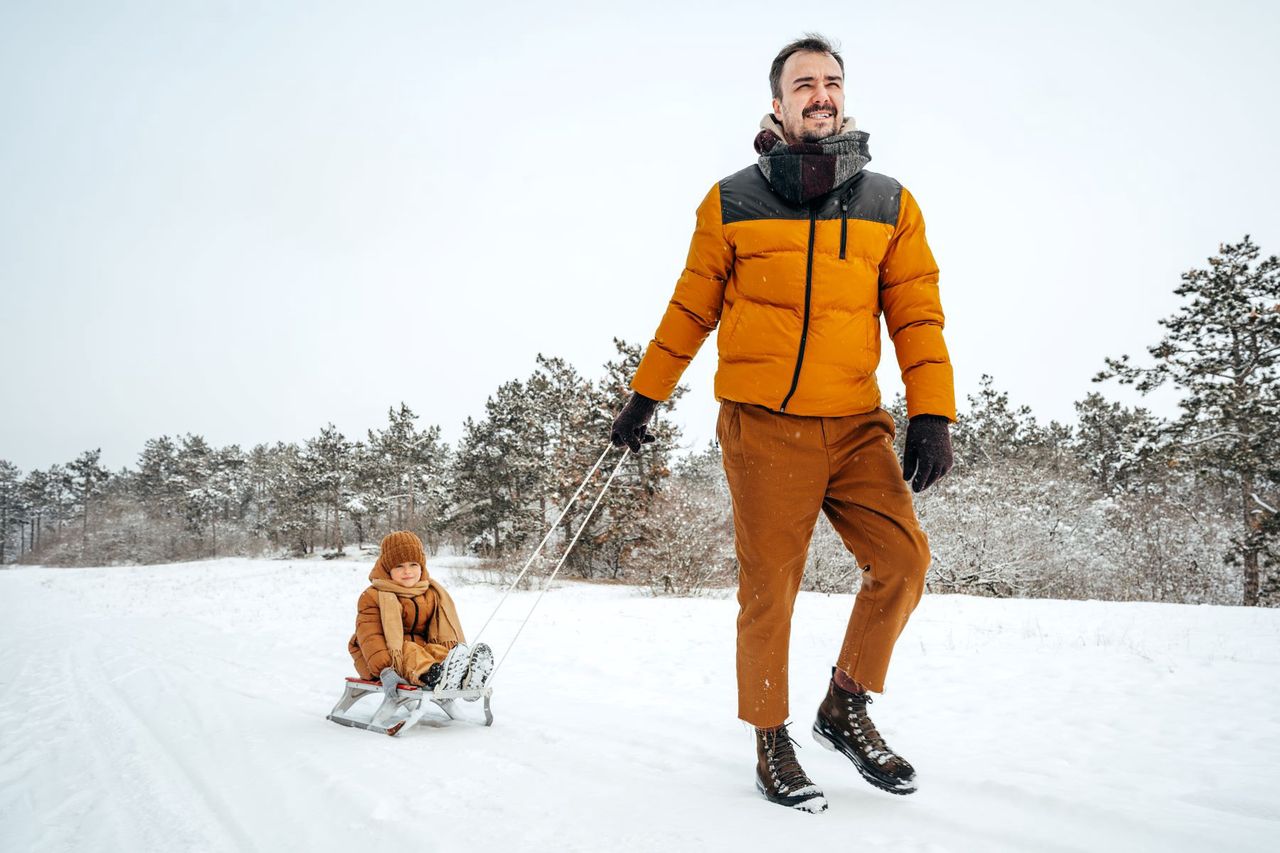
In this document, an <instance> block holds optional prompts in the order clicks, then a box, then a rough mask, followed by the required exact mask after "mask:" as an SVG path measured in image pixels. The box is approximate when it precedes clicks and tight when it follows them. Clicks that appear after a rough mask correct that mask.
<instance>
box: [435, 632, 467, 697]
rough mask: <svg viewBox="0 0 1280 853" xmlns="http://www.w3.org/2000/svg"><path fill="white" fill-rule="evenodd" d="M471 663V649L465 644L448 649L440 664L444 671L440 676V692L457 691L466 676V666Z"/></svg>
mask: <svg viewBox="0 0 1280 853" xmlns="http://www.w3.org/2000/svg"><path fill="white" fill-rule="evenodd" d="M470 661H471V648H470V647H469V646H468V645H467V644H466V643H458V645H456V646H454V647H453V648H451V649H449V654H448V655H446V656H445V659H444V660H443V661H442V662H441V663H442V665H443V668H444V671H443V672H442V673H441V675H440V681H439V686H440V689H441V690H457V689H458V688H459V687H461V686H462V679H463V677H464V676H465V675H466V674H467V664H468V663H470Z"/></svg>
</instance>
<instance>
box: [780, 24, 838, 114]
mask: <svg viewBox="0 0 1280 853" xmlns="http://www.w3.org/2000/svg"><path fill="white" fill-rule="evenodd" d="M793 53H828V54H830V55H831V56H832V57H833V58H834V59H835V61H836V62H838V63H840V73H841V74H843V73H844V58H843V57H842V56H840V54H839V53H837V52H836V49H835V47H834V46H833V45H832V44H831V42H829V41H827V38H826V36H824V35H822V34H821V33H805V34H804V38H798V39H796V40H795V41H793V42H791V43H790V44H788V45H787V46H786V47H784V48H783V49H782V50H780V51H778V55H777V56H775V57H774V58H773V65H770V66H769V89H770V91H772V92H773V96H774V97H775V98H778V99H779V100H781V99H782V66H784V65H786V64H787V59H788V58H790V56H791V54H793Z"/></svg>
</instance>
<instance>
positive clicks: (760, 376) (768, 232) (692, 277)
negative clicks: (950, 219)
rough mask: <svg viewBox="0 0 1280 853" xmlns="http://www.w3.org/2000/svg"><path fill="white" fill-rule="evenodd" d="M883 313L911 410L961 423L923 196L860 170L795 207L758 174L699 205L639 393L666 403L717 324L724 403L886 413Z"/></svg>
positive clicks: (750, 172)
mask: <svg viewBox="0 0 1280 853" xmlns="http://www.w3.org/2000/svg"><path fill="white" fill-rule="evenodd" d="M882 313H883V314H884V318H885V324H886V326H887V327H888V330H889V337H890V338H891V339H892V340H893V344H894V349H895V351H896V353H897V357H898V364H899V366H900V367H901V369H902V379H903V382H904V383H905V385H906V391H907V413H908V415H909V416H910V417H914V416H916V415H919V414H933V415H943V416H945V417H947V418H949V419H950V420H952V421H954V420H955V417H956V407H955V391H954V387H953V379H952V370H951V360H950V358H949V357H948V355H947V347H946V344H945V343H944V342H943V339H942V326H943V315H942V306H941V303H940V301H939V298H938V266H937V264H936V263H935V262H934V259H933V254H932V252H930V251H929V245H928V243H927V242H926V241H925V234H924V220H923V218H922V217H921V214H920V208H919V207H918V206H917V205H916V202H915V199H914V198H912V196H911V194H910V193H908V192H907V190H906V189H905V188H904V187H903V186H902V185H901V184H899V183H898V182H897V181H895V180H893V179H892V178H889V177H886V176H885V175H880V174H877V173H875V172H868V171H865V170H864V171H860V172H858V173H857V174H856V175H855V176H854V177H853V178H851V179H850V180H849V181H847V182H846V183H845V184H844V185H843V186H841V187H837V188H836V189H835V190H834V191H832V192H831V193H829V194H828V195H826V196H823V197H821V198H818V199H814V200H813V201H812V202H811V203H809V204H807V205H801V206H795V205H792V204H791V203H790V202H788V201H786V200H784V199H783V198H782V197H781V196H779V195H777V194H776V193H774V192H773V190H772V189H771V188H770V186H769V184H768V181H767V180H766V179H765V177H764V175H763V174H762V173H761V172H760V169H759V167H757V166H755V165H752V166H750V167H748V168H746V169H743V170H742V171H740V172H737V173H736V174H734V175H731V176H730V177H728V178H725V179H724V180H722V181H720V182H719V183H717V184H716V185H715V186H714V187H712V188H711V191H710V192H709V193H707V196H706V198H705V199H704V200H703V202H702V204H701V205H700V206H699V207H698V219H697V228H696V230H695V231H694V235H693V242H692V244H691V245H690V247H689V257H688V260H687V262H686V266H685V270H684V273H683V274H682V275H681V276H680V279H679V281H678V282H677V283H676V289H675V295H674V296H672V298H671V302H670V305H669V306H668V307H667V311H666V314H665V315H664V316H663V318H662V322H661V324H660V325H659V326H658V331H657V333H656V334H655V335H654V338H653V341H652V342H651V343H650V344H649V347H648V348H647V350H646V351H645V355H644V358H643V359H642V360H641V362H640V366H639V368H638V369H637V370H636V374H635V377H634V378H633V379H632V382H631V387H632V389H633V390H635V391H637V392H639V393H641V394H643V395H645V396H646V397H651V398H653V399H655V400H665V399H667V398H668V397H669V396H670V395H671V392H672V391H673V390H674V389H675V386H676V383H677V382H679V380H680V376H681V374H682V373H683V372H684V369H685V368H686V367H687V366H688V365H689V362H690V361H691V360H692V359H693V357H694V355H695V354H696V353H697V351H698V349H699V347H701V346H702V342H703V341H704V340H706V337H707V335H708V334H710V333H711V331H712V329H715V328H716V327H717V325H718V326H719V329H720V331H719V333H718V335H717V337H716V343H717V346H718V349H719V352H720V362H719V367H718V369H717V371H716V380H715V393H716V398H717V399H721V400H733V401H736V402H739V403H754V404H756V405H760V406H765V407H767V408H769V409H772V410H775V411H780V412H787V413H789V414H794V415H812V416H824V417H838V416H843V415H853V414H861V413H863V412H869V411H872V410H873V409H875V408H876V407H877V406H879V405H880V404H881V400H880V389H879V386H878V384H877V383H876V375H875V373H876V367H877V365H878V364H879V363H880V315H881V314H882Z"/></svg>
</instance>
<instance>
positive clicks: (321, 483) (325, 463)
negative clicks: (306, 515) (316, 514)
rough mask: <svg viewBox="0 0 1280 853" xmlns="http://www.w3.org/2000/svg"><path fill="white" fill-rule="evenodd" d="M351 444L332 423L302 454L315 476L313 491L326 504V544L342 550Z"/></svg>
mask: <svg viewBox="0 0 1280 853" xmlns="http://www.w3.org/2000/svg"><path fill="white" fill-rule="evenodd" d="M351 450H352V444H351V442H349V441H347V439H346V437H345V436H344V435H343V434H342V433H341V432H339V431H338V428H337V427H335V426H334V425H333V424H329V425H327V426H325V427H324V428H322V429H321V430H320V435H319V436H317V437H316V438H312V439H309V440H308V441H307V446H306V450H305V451H304V453H303V457H304V460H305V463H306V466H307V468H308V469H309V471H310V473H311V474H312V476H313V478H314V480H313V484H314V490H315V491H314V493H315V495H316V497H317V498H318V501H319V503H320V504H321V505H322V506H323V507H324V533H323V534H322V535H323V537H324V541H325V545H326V546H327V547H330V548H333V549H334V551H335V552H336V553H338V554H341V553H343V547H344V543H343V539H342V511H343V509H344V508H345V506H346V504H347V501H348V500H349V499H350V497H351V484H352V455H351Z"/></svg>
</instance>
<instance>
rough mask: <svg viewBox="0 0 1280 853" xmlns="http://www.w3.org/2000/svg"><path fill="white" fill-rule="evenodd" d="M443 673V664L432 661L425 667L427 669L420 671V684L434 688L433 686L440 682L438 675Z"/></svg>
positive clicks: (429, 688) (430, 688)
mask: <svg viewBox="0 0 1280 853" xmlns="http://www.w3.org/2000/svg"><path fill="white" fill-rule="evenodd" d="M442 675H444V665H443V664H440V663H433V664H431V666H429V667H427V671H426V672H424V673H422V686H423V687H425V688H427V689H428V690H434V689H435V686H436V685H437V684H439V683H440V676H442Z"/></svg>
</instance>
